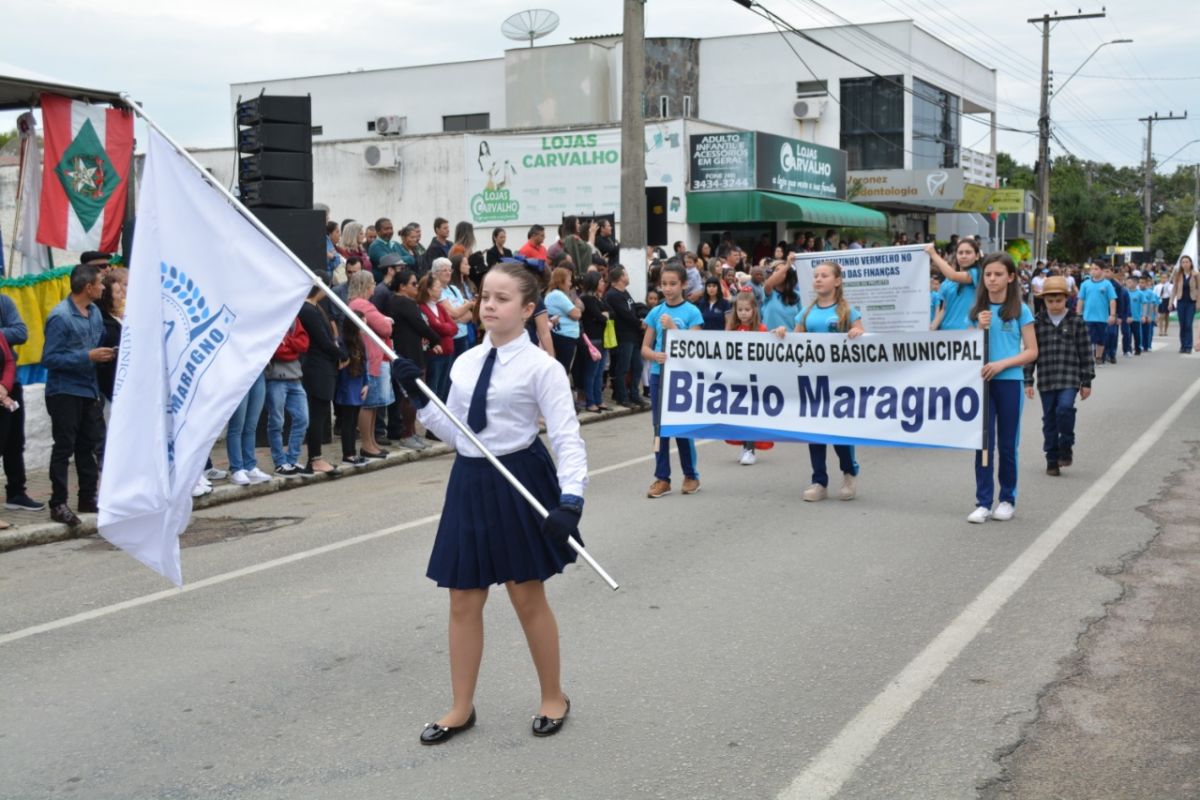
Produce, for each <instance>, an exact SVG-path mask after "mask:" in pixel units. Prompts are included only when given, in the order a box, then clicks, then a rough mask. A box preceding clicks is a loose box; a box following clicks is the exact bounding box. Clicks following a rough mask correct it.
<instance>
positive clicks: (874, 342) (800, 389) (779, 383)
mask: <svg viewBox="0 0 1200 800" xmlns="http://www.w3.org/2000/svg"><path fill="white" fill-rule="evenodd" d="M983 336H984V334H983V332H982V331H977V330H967V331H934V332H930V331H926V332H924V333H907V334H864V335H863V336H859V337H857V338H854V339H851V338H849V337H847V336H845V335H841V334H835V335H831V334H800V333H793V334H788V335H787V336H786V337H785V338H783V339H780V338H779V337H777V336H775V335H774V334H770V333H742V332H725V331H680V330H671V331H667V339H666V352H667V363H666V364H665V365H664V366H663V383H662V396H661V397H662V400H661V403H662V406H661V414H662V427H661V435H662V436H677V437H690V438H697V439H727V440H732V441H774V442H812V443H824V444H848V445H870V446H884V447H946V448H960V449H965V450H978V449H980V448H981V447H982V443H983V422H984V414H983V408H984V406H983V391H984V384H983V378H982V376H981V375H980V370H981V369H982V367H983V364H984V343H983Z"/></svg>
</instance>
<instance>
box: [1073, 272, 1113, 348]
mask: <svg viewBox="0 0 1200 800" xmlns="http://www.w3.org/2000/svg"><path fill="white" fill-rule="evenodd" d="M1079 313H1080V315H1081V316H1082V317H1083V321H1084V323H1085V324H1087V329H1088V338H1089V339H1091V341H1092V345H1093V346H1094V347H1095V348H1096V363H1097V364H1103V363H1104V341H1105V338H1106V337H1107V336H1108V326H1109V325H1111V324H1115V323H1116V321H1117V292H1116V290H1115V289H1113V285H1112V282H1110V281H1106V280H1105V279H1104V270H1103V269H1102V268H1101V266H1100V265H1099V264H1093V265H1092V277H1091V279H1090V280H1086V281H1084V282H1083V285H1082V286H1080V287H1079Z"/></svg>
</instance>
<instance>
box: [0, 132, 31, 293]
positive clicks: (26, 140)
mask: <svg viewBox="0 0 1200 800" xmlns="http://www.w3.org/2000/svg"><path fill="white" fill-rule="evenodd" d="M17 138H18V139H19V140H20V141H19V144H20V151H21V155H20V159H19V162H18V163H19V164H20V166H19V167H18V168H17V200H16V206H17V208H16V211H15V212H14V213H13V226H12V241H11V242H10V243H9V245H8V276H7V277H10V278H15V277H17V276H16V274H15V267H16V266H17V239H18V235H17V234H18V230H17V229H18V228H19V227H21V196H22V195H23V194H24V193H23V192H22V191H21V190H22V189H24V188H25V160H26V159H25V157H26V155H27V153H28V151H27V149H26V148H27V147H28V146H29V144H30V142H32V143H33V146H34V147H37V136H30V137H24V136H21V134H20V133H17ZM24 260H25V254H24V253H21V261H22V262H23V261H24ZM24 268H25V264H24V263H22V264H21V269H24Z"/></svg>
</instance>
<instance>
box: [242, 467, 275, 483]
mask: <svg viewBox="0 0 1200 800" xmlns="http://www.w3.org/2000/svg"><path fill="white" fill-rule="evenodd" d="M246 477H248V478H249V479H250V483H266V482H267V481H269V480H271V476H270V475H268V474H267V473H265V472H263V471H262V470H261V469H259V468H258V467H255V468H254V469H252V470H250V471H249V472H247V473H246Z"/></svg>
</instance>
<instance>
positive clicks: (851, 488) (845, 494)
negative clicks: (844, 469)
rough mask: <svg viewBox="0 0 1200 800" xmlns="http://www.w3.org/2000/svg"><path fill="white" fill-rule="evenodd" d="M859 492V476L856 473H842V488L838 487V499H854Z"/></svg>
mask: <svg viewBox="0 0 1200 800" xmlns="http://www.w3.org/2000/svg"><path fill="white" fill-rule="evenodd" d="M857 494H858V478H857V477H856V476H854V475H847V474H843V475H842V488H841V489H838V499H840V500H853V499H854V498H855V496H856V495H857Z"/></svg>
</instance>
